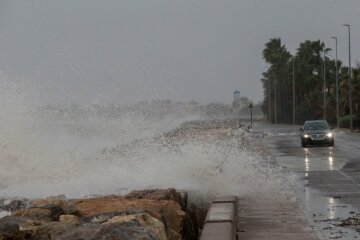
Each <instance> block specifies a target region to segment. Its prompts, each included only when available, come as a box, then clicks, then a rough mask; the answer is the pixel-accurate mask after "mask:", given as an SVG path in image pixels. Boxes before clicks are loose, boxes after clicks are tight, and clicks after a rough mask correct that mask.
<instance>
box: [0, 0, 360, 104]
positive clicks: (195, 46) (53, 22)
mask: <svg viewBox="0 0 360 240" xmlns="http://www.w3.org/2000/svg"><path fill="white" fill-rule="evenodd" d="M359 12H360V1H359V0H342V1H340V0H296V1H295V0H221V1H220V0H101V1H100V0H96V1H95V0H58V1H48V0H23V1H19V0H0V70H1V71H2V75H1V76H0V77H2V78H6V80H7V81H15V82H16V81H25V82H27V84H28V87H29V88H30V89H31V91H35V92H36V94H37V95H39V96H41V98H42V99H43V101H44V102H50V103H53V102H55V103H57V102H71V101H79V102H81V103H103V102H114V103H124V102H131V101H137V100H140V99H154V98H157V99H158V98H169V99H173V100H192V99H194V100H198V101H200V102H210V101H216V102H225V103H229V102H230V101H231V99H232V92H233V91H234V90H235V89H238V90H240V91H241V95H242V96H248V97H249V98H250V99H253V100H254V101H259V100H262V87H261V84H260V78H261V73H262V72H263V71H264V70H265V69H266V65H265V63H264V61H263V60H262V55H261V52H262V50H263V48H264V44H265V43H266V42H267V41H268V40H269V39H270V38H272V37H281V39H282V40H283V43H284V44H285V45H286V46H287V47H288V49H289V50H290V51H291V52H294V51H295V48H297V46H298V44H299V43H300V42H301V41H304V40H307V39H309V40H318V39H321V40H323V41H325V42H326V44H327V45H328V46H329V47H332V48H333V47H334V42H333V40H332V39H331V38H330V37H331V36H338V38H339V57H340V58H341V60H343V61H344V63H345V64H346V65H347V64H348V60H347V56H348V55H347V54H348V53H347V29H346V28H345V27H343V26H342V24H343V23H349V24H351V26H352V32H351V33H352V59H353V62H354V63H355V62H356V61H357V60H360V23H359ZM332 54H333V55H335V54H334V53H332Z"/></svg>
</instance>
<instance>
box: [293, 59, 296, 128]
mask: <svg viewBox="0 0 360 240" xmlns="http://www.w3.org/2000/svg"><path fill="white" fill-rule="evenodd" d="M292 60H293V61H292V68H293V69H292V70H293V72H292V82H293V124H295V112H296V111H295V57H293V58H292Z"/></svg>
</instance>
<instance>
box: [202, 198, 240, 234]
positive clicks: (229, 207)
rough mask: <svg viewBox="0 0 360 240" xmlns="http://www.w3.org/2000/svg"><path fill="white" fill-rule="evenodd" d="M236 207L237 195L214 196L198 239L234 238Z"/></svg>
mask: <svg viewBox="0 0 360 240" xmlns="http://www.w3.org/2000/svg"><path fill="white" fill-rule="evenodd" d="M237 209H238V198H237V196H221V197H217V198H215V199H214V201H213V202H212V204H211V206H210V208H209V211H208V213H207V215H206V219H205V224H204V228H203V230H202V232H201V237H200V240H236V239H237V234H236V232H237V216H238V214H237Z"/></svg>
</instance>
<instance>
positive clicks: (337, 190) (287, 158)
mask: <svg viewBox="0 0 360 240" xmlns="http://www.w3.org/2000/svg"><path fill="white" fill-rule="evenodd" d="M299 128H300V126H291V125H272V124H266V123H258V124H256V125H255V127H254V130H255V131H258V132H261V133H264V142H265V145H266V146H267V149H268V150H269V155H270V156H269V159H271V160H269V162H270V163H271V164H272V167H279V168H280V169H281V171H282V172H283V173H284V175H285V176H286V180H285V181H288V182H289V186H290V189H291V190H290V193H291V192H292V193H293V196H292V195H291V194H290V195H289V197H288V198H287V201H286V200H280V201H279V200H277V199H276V196H266V197H262V198H261V199H243V201H242V202H241V200H240V205H241V206H242V207H241V209H240V223H239V231H240V234H239V235H240V236H241V237H242V239H358V238H360V233H359V232H360V134H356V133H350V132H348V131H346V130H334V133H335V146H334V147H328V146H314V147H306V148H302V147H301V146H300V138H299Z"/></svg>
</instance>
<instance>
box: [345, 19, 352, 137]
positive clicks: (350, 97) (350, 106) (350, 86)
mask: <svg viewBox="0 0 360 240" xmlns="http://www.w3.org/2000/svg"><path fill="white" fill-rule="evenodd" d="M343 26H345V27H347V28H348V32H349V92H350V93H349V101H350V103H349V108H350V131H353V118H352V76H351V75H352V71H351V42H350V25H349V24H343Z"/></svg>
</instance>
